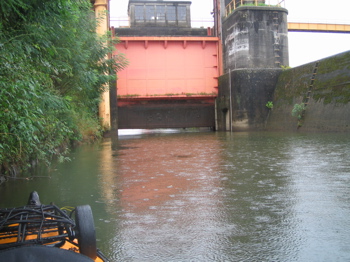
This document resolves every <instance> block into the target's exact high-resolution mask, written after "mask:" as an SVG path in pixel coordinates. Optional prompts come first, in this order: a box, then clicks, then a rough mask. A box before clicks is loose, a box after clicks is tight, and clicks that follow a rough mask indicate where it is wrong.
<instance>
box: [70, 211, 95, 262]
mask: <svg viewBox="0 0 350 262" xmlns="http://www.w3.org/2000/svg"><path fill="white" fill-rule="evenodd" d="M75 223H76V234H77V238H78V245H79V251H80V253H81V254H83V255H85V256H87V257H89V258H91V259H95V258H96V256H97V247H96V232H95V225H94V218H93V215H92V211H91V207H90V206H89V205H83V206H77V207H76V208H75Z"/></svg>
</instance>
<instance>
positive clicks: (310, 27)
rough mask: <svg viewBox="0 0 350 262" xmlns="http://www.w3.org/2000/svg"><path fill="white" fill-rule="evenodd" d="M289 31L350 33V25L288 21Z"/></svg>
mask: <svg viewBox="0 0 350 262" xmlns="http://www.w3.org/2000/svg"><path fill="white" fill-rule="evenodd" d="M288 31H289V32H321V33H322V32H324V33H350V25H346V24H322V23H297V22H289V23H288Z"/></svg>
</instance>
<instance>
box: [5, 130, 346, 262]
mask: <svg viewBox="0 0 350 262" xmlns="http://www.w3.org/2000/svg"><path fill="white" fill-rule="evenodd" d="M70 158H71V161H70V162H66V163H63V164H56V165H55V169H53V170H51V171H50V172H49V173H45V174H42V173H39V174H36V175H39V176H47V177H40V178H34V179H29V180H10V181H8V182H6V183H3V184H1V185H0V207H11V206H22V205H24V204H25V203H26V201H27V198H28V195H29V193H30V192H31V191H33V190H36V191H38V193H39V194H40V197H41V201H42V202H43V203H47V204H48V203H50V202H52V201H53V202H54V203H55V204H57V205H58V206H60V207H63V206H77V205H83V204H90V205H91V207H92V209H93V213H94V218H95V225H96V230H97V235H98V246H99V248H100V249H101V250H102V251H103V252H104V253H105V254H106V255H107V256H108V257H109V258H110V259H111V261H116V262H117V261H152V262H154V261H155V262H157V261H191V262H192V261H315V262H316V261H317V262H319V261H350V219H349V218H350V161H349V160H350V136H349V135H346V134H283V133H220V132H217V133H215V132H180V133H148V134H139V135H132V136H131V135H128V136H127V135H125V136H120V139H119V144H118V147H117V149H116V150H112V146H111V141H110V140H109V139H104V140H103V141H101V143H97V144H94V145H85V146H81V147H79V148H76V149H75V150H74V151H73V152H72V153H71V154H70Z"/></svg>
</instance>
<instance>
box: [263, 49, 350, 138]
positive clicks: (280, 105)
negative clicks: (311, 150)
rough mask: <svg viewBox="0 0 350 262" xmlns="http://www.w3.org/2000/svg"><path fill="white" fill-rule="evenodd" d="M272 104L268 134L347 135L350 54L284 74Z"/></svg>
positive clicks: (349, 96)
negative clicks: (301, 132) (294, 112)
mask: <svg viewBox="0 0 350 262" xmlns="http://www.w3.org/2000/svg"><path fill="white" fill-rule="evenodd" d="M273 105H274V107H273V109H272V110H271V111H270V113H269V116H268V118H267V122H266V129H267V130H269V131H272V130H280V131H296V130H298V131H307V132H350V51H348V52H344V53H341V54H338V55H335V56H332V57H329V58H325V59H322V60H320V61H318V62H313V63H309V64H306V65H303V66H299V67H296V68H293V69H288V70H285V71H283V72H282V73H281V74H280V76H279V78H278V82H277V85H276V89H275V92H274V98H273ZM295 105H299V108H304V110H303V112H300V114H299V115H300V117H301V119H298V118H297V116H292V111H293V108H294V107H295ZM297 115H298V114H297Z"/></svg>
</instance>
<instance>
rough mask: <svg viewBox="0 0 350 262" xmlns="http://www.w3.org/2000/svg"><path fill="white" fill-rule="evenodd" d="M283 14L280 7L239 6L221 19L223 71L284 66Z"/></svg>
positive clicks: (283, 11) (286, 31)
mask: <svg viewBox="0 0 350 262" xmlns="http://www.w3.org/2000/svg"><path fill="white" fill-rule="evenodd" d="M287 13H288V11H287V10H286V9H284V8H280V7H267V6H263V7H259V6H258V7H257V6H240V7H238V8H237V9H235V10H234V11H233V12H232V13H231V14H230V15H229V16H228V17H227V18H226V19H224V20H223V23H222V35H223V37H222V38H223V45H224V47H223V53H224V72H225V73H226V72H228V71H229V70H233V69H239V68H281V66H282V65H283V66H288V65H289V58H288V28H287Z"/></svg>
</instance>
